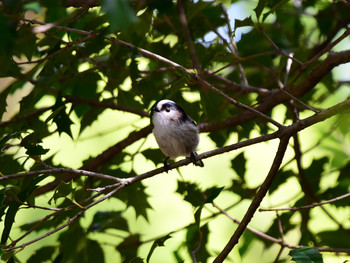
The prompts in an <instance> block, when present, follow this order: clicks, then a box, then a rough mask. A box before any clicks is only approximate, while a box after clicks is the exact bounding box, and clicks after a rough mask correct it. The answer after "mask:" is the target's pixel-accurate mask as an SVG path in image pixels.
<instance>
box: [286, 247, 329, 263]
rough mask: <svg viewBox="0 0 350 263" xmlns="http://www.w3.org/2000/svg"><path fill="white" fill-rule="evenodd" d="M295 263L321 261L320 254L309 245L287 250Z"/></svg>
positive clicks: (318, 262)
mask: <svg viewBox="0 0 350 263" xmlns="http://www.w3.org/2000/svg"><path fill="white" fill-rule="evenodd" d="M289 255H290V256H291V257H292V260H294V261H295V262H296V263H323V259H322V255H321V254H320V252H318V251H317V250H316V249H314V248H311V247H301V248H296V249H293V250H291V251H290V252H289Z"/></svg>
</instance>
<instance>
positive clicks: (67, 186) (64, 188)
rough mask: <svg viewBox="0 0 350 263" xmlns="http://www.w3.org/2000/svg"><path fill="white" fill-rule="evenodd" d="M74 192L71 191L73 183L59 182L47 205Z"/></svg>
mask: <svg viewBox="0 0 350 263" xmlns="http://www.w3.org/2000/svg"><path fill="white" fill-rule="evenodd" d="M73 191H74V189H73V182H72V181H69V182H67V183H65V182H63V181H61V182H60V184H59V185H58V186H57V187H56V189H55V192H54V194H53V196H52V197H51V198H50V200H49V201H48V203H49V204H51V201H52V200H54V202H56V201H57V199H59V198H63V197H64V198H66V197H67V196H68V195H70V194H71V193H72V192H73Z"/></svg>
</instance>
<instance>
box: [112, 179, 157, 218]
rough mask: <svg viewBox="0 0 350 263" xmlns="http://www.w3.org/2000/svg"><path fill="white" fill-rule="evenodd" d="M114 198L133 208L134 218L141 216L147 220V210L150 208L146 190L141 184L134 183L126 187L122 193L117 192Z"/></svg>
mask: <svg viewBox="0 0 350 263" xmlns="http://www.w3.org/2000/svg"><path fill="white" fill-rule="evenodd" d="M116 197H117V198H118V199H120V200H122V201H123V202H124V203H125V204H126V205H127V206H128V207H133V208H134V209H135V212H136V216H137V217H139V216H142V217H143V218H145V219H146V220H148V216H147V209H150V208H152V206H151V205H150V203H149V201H148V195H147V193H146V188H145V187H144V186H143V184H142V183H136V184H132V185H130V186H128V187H127V188H126V189H124V191H120V192H118V194H116Z"/></svg>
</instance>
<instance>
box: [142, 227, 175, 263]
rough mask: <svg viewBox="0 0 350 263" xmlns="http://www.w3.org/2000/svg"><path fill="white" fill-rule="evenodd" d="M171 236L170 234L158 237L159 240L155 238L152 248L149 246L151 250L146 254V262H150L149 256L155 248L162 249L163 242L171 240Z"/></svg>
mask: <svg viewBox="0 0 350 263" xmlns="http://www.w3.org/2000/svg"><path fill="white" fill-rule="evenodd" d="M171 237H172V236H171V235H170V234H167V235H165V236H163V237H160V238H157V239H156V240H154V242H153V244H152V246H151V249H150V250H149V252H148V255H147V259H146V262H147V263H148V262H150V259H151V256H152V254H153V252H154V250H155V249H156V248H157V247H164V242H165V241H167V240H168V239H169V238H171Z"/></svg>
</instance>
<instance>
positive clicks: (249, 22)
mask: <svg viewBox="0 0 350 263" xmlns="http://www.w3.org/2000/svg"><path fill="white" fill-rule="evenodd" d="M245 26H254V22H253V20H252V17H251V16H249V17H246V18H245V19H243V20H239V19H235V30H236V29H237V28H239V27H245Z"/></svg>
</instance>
